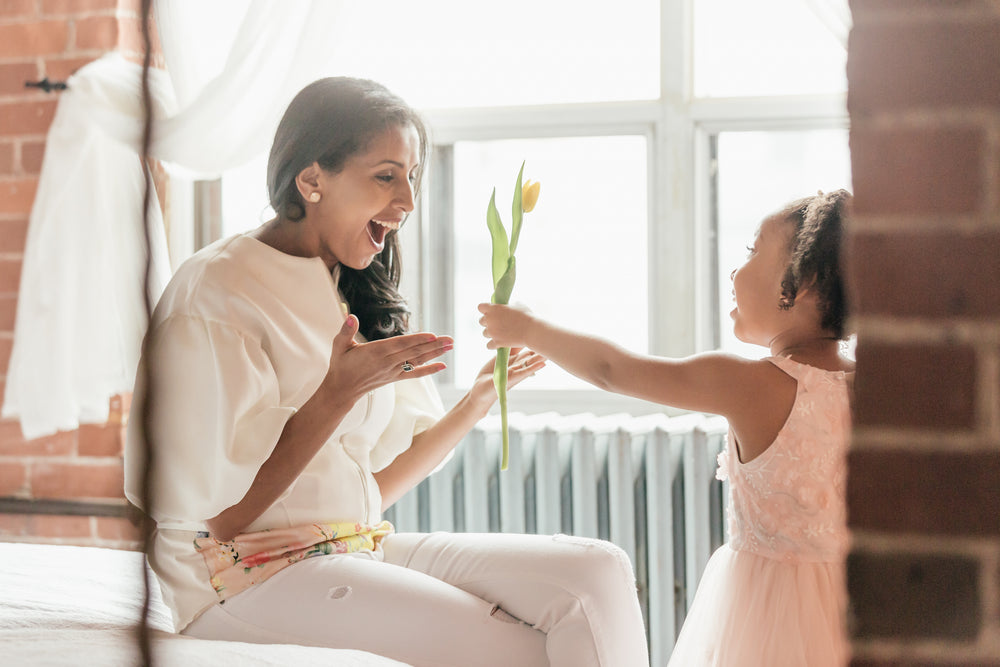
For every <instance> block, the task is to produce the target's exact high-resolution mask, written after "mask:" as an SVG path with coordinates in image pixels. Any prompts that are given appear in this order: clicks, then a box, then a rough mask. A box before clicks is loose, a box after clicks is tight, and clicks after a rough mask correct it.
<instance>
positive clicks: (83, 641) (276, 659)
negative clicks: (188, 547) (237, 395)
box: [0, 542, 406, 667]
mask: <svg viewBox="0 0 1000 667" xmlns="http://www.w3.org/2000/svg"><path fill="white" fill-rule="evenodd" d="M142 562H143V559H142V554H139V553H137V552H132V551H118V550H114V549H101V548H96V547H74V546H56V545H40V544H26V543H17V542H0V646H2V647H3V649H2V658H0V662H3V664H5V665H30V666H35V665H40V666H49V665H53V666H57V667H58V666H62V665H66V666H67V667H68V666H70V665H72V666H75V665H80V664H86V665H102V666H103V665H108V666H112V665H113V666H114V667H119V666H121V665H137V664H141V657H140V652H139V648H138V644H137V643H136V624H137V619H138V618H139V613H140V610H141V608H142V599H143V589H142V579H141V572H142V570H141V567H142ZM152 581H153V582H154V587H153V592H154V596H153V599H152V600H151V606H150V614H149V625H150V627H151V628H152V630H151V636H152V649H153V658H154V660H155V664H156V665H157V666H160V665H165V666H169V667H202V666H204V667H208V666H211V667H216V666H217V665H219V664H227V665H240V666H241V667H242V666H243V665H248V666H252V667H269V666H272V665H273V666H278V665H281V666H285V665H296V667H300V666H309V665H317V666H319V665H324V666H325V665H331V666H334V667H406V665H404V663H401V662H397V661H395V660H390V659H388V658H383V657H380V656H376V655H373V654H371V653H366V652H364V651H355V650H349V649H325V648H315V647H307V646H291V645H277V644H244V643H240V642H223V641H207V640H203V639H194V638H191V637H185V636H183V635H178V634H174V633H173V632H172V627H171V620H170V612H169V610H168V609H167V608H166V606H165V605H164V604H163V602H162V600H160V598H159V591H158V590H157V589H156V587H155V579H153V580H152Z"/></svg>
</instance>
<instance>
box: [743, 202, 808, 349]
mask: <svg viewBox="0 0 1000 667" xmlns="http://www.w3.org/2000/svg"><path fill="white" fill-rule="evenodd" d="M792 231H793V229H792V224H791V222H790V221H788V220H784V219H782V218H779V217H770V218H767V219H766V220H764V222H762V223H761V225H760V228H759V229H758V230H757V236H756V238H754V243H753V247H752V248H750V249H749V252H750V254H749V256H748V257H747V261H746V262H745V263H744V264H743V266H741V267H740V268H738V269H736V270H735V271H734V272H733V275H732V278H733V298H734V300H735V301H736V307H735V308H733V310H732V312H730V313H729V315H730V317H732V318H733V333H735V334H736V337H737V338H739V339H740V340H741V341H743V342H746V343H753V344H756V345H764V346H768V345H769V344H770V342H771V340H772V339H773V338H774V337H775V336H776V335H778V334H779V333H780V332H781V329H782V326H783V325H784V320H785V319H787V318H786V317H784V315H785V314H786V311H783V310H781V309H780V308H779V304H780V300H781V282H782V280H783V279H784V276H785V270H786V269H787V268H788V261H789V254H788V253H789V244H790V242H791V237H792Z"/></svg>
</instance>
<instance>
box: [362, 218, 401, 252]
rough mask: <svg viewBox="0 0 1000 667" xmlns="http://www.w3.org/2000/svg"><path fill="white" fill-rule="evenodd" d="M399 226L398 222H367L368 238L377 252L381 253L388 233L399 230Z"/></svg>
mask: <svg viewBox="0 0 1000 667" xmlns="http://www.w3.org/2000/svg"><path fill="white" fill-rule="evenodd" d="M399 224H400V223H399V222H396V221H387V220H369V221H368V236H369V237H370V238H371V241H372V245H374V246H375V247H376V248H377V249H378V252H382V248H383V247H384V246H385V237H386V235H387V234H388V233H389V232H390V231H393V230H396V229H399Z"/></svg>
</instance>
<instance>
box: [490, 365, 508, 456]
mask: <svg viewBox="0 0 1000 667" xmlns="http://www.w3.org/2000/svg"><path fill="white" fill-rule="evenodd" d="M509 360H510V348H509V347H501V348H499V349H498V350H497V360H496V364H495V365H494V367H493V386H494V387H495V388H496V390H497V399H498V400H499V402H500V432H501V433H502V436H501V438H502V442H503V448H502V449H501V454H500V470H506V469H507V461H508V458H509V450H510V435H509V434H508V433H507V362H508V361H509Z"/></svg>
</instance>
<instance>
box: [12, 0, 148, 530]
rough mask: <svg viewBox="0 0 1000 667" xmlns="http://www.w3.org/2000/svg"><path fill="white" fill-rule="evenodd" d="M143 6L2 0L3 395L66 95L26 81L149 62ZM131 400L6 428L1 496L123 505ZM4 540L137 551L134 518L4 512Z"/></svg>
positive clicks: (119, 0) (89, 0) (125, 1)
mask: <svg viewBox="0 0 1000 667" xmlns="http://www.w3.org/2000/svg"><path fill="white" fill-rule="evenodd" d="M140 25H141V24H140V19H139V13H138V0H0V391H2V389H3V380H4V378H5V377H6V372H7V366H8V363H9V360H10V351H11V345H12V342H13V331H14V318H15V312H16V304H17V294H18V284H19V281H20V273H21V258H22V255H23V251H24V243H25V235H26V232H27V226H28V217H29V214H30V211H31V205H32V202H33V200H34V195H35V189H36V187H37V185H38V175H39V172H40V169H41V163H42V155H43V153H44V149H45V138H46V133H47V131H48V128H49V125H50V123H51V122H52V118H53V115H54V113H55V107H56V103H57V101H58V93H44V92H41V91H38V90H37V89H31V88H25V86H24V82H25V81H29V80H30V81H37V80H39V79H41V78H43V77H48V78H49V79H50V80H53V81H56V80H58V81H64V80H66V78H67V77H68V76H69V75H70V74H71V73H72V72H74V71H75V70H76V69H78V68H80V67H81V66H83V65H85V64H86V63H88V62H90V61H92V60H94V59H96V58H98V57H100V56H102V55H104V54H105V53H107V52H108V51H112V50H115V49H118V50H120V51H121V52H123V53H125V54H126V55H127V56H128V57H130V58H131V59H133V60H138V59H140V58H141V37H140V34H141V32H140ZM124 400H127V398H125V397H117V398H115V399H112V404H111V417H110V421H109V423H108V424H105V425H98V426H85V427H83V428H80V429H79V430H77V431H72V432H62V433H58V434H56V435H53V436H51V437H46V438H40V439H37V440H31V441H25V440H24V438H23V437H22V435H21V430H20V426H19V424H18V423H17V422H16V421H9V420H6V421H0V498H7V499H10V498H14V499H23V500H42V501H45V500H55V501H67V500H68V501H84V502H98V503H111V504H116V503H118V504H120V503H123V494H122V458H121V456H122V440H123V433H122V431H123V421H124V417H123V415H124V414H126V413H127V406H124V409H123V405H122V404H123V401H124ZM0 539H2V540H26V541H44V542H57V543H71V544H96V545H102V546H113V547H131V546H134V545H135V540H136V535H135V533H134V531H133V530H132V527H131V524H129V522H128V521H127V520H126V519H124V518H115V517H98V516H72V515H45V514H9V513H7V514H4V513H0Z"/></svg>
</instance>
